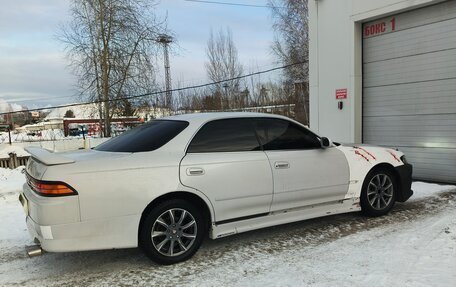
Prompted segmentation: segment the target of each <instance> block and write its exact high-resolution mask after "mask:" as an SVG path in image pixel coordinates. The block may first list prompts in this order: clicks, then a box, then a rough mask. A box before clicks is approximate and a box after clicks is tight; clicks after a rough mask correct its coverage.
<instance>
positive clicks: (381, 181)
mask: <svg viewBox="0 0 456 287" xmlns="http://www.w3.org/2000/svg"><path fill="white" fill-rule="evenodd" d="M393 193H394V185H393V182H392V180H391V178H390V177H389V176H388V175H386V174H377V175H376V176H374V177H373V178H372V179H371V181H370V182H369V185H368V187H367V200H368V202H369V205H370V206H371V207H372V208H374V209H375V210H383V209H385V208H387V207H388V206H389V204H390V203H391V201H392V199H393Z"/></svg>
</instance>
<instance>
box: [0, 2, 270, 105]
mask: <svg viewBox="0 0 456 287" xmlns="http://www.w3.org/2000/svg"><path fill="white" fill-rule="evenodd" d="M223 2H233V3H248V4H255V5H266V2H267V0H248V1H247V0H224V1H223ZM69 3H70V1H69V0H44V1H39V0H20V1H18V0H2V1H1V4H2V9H0V100H3V101H7V102H9V103H18V104H21V105H26V106H29V107H38V106H40V107H41V106H46V105H49V104H50V105H54V104H62V103H69V102H76V101H77V99H76V98H75V97H74V95H75V94H76V91H75V90H74V82H75V78H74V76H73V75H72V74H71V72H70V69H69V68H68V67H67V64H68V62H67V61H66V59H65V53H64V47H63V46H62V44H60V43H59V42H58V41H57V40H56V39H55V35H56V33H57V31H58V26H59V24H61V23H64V22H66V21H68V19H69V18H68V17H69V13H68V8H69ZM156 11H157V14H158V15H159V16H165V15H166V13H167V15H168V27H169V28H170V29H171V30H172V31H173V32H174V33H175V35H176V37H177V39H178V43H179V49H177V53H176V54H173V55H172V56H171V67H172V76H173V84H177V80H181V81H183V82H184V84H185V85H189V84H196V83H203V82H207V78H206V73H205V70H204V62H205V61H206V54H205V48H206V42H207V39H208V37H209V33H210V30H211V28H212V29H213V30H214V31H215V30H218V29H219V28H226V27H229V28H230V29H231V31H232V33H233V38H234V41H235V43H236V46H237V48H238V52H239V56H240V59H241V62H242V63H243V64H244V67H245V70H246V71H251V70H257V69H258V68H260V69H261V68H265V67H271V66H273V65H274V57H273V56H272V55H271V52H270V51H271V50H270V43H271V41H272V39H273V33H272V29H271V17H270V11H269V9H267V8H256V7H240V6H229V5H216V4H205V3H194V2H187V1H184V0H161V1H160V2H159V3H158V5H157V6H156ZM158 65H159V66H158V67H159V71H158V73H159V75H158V76H159V77H158V80H160V81H161V79H162V76H161V75H162V74H163V70H162V63H161V62H159V63H158Z"/></svg>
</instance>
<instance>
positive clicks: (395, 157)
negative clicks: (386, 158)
mask: <svg viewBox="0 0 456 287" xmlns="http://www.w3.org/2000/svg"><path fill="white" fill-rule="evenodd" d="M387 152H389V154H390V155H392V156H393V157H394V159H395V160H396V161H397V162H401V161H400V160H399V159H398V158H397V156H396V155H395V154H394V153H393V152H392V151H390V150H387Z"/></svg>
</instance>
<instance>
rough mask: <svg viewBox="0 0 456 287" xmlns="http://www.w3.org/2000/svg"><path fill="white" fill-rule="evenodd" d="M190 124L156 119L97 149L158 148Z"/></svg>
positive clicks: (130, 150) (114, 150)
mask: <svg viewBox="0 0 456 287" xmlns="http://www.w3.org/2000/svg"><path fill="white" fill-rule="evenodd" d="M187 126H188V122H185V121H170V120H154V121H151V122H148V123H146V124H143V125H141V126H139V127H136V128H134V129H132V130H130V131H127V132H125V133H123V134H121V135H120V136H117V137H115V138H112V139H110V140H108V141H106V142H104V143H102V144H100V145H98V146H97V147H96V148H95V150H98V151H110V152H143V151H153V150H156V149H158V148H160V147H162V146H163V145H165V144H166V143H167V142H169V141H170V140H172V139H173V138H174V137H175V136H177V135H178V134H179V133H180V132H182V131H183V130H184V129H185V128H186V127H187Z"/></svg>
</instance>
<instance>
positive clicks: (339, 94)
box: [336, 89, 347, 100]
mask: <svg viewBox="0 0 456 287" xmlns="http://www.w3.org/2000/svg"><path fill="white" fill-rule="evenodd" d="M346 98H347V89H337V90H336V100H343V99H346Z"/></svg>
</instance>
